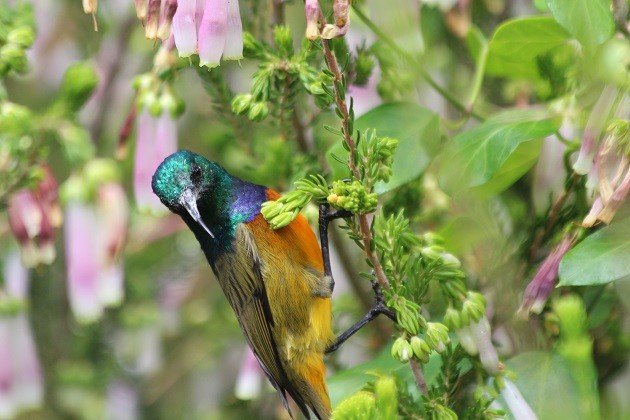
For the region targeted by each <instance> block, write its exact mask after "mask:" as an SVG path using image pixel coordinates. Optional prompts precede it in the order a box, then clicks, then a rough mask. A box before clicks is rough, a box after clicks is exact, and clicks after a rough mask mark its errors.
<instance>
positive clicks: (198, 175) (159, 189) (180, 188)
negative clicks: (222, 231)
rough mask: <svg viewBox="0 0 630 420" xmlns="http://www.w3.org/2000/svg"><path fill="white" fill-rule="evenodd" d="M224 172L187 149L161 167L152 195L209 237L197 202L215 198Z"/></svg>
mask: <svg viewBox="0 0 630 420" xmlns="http://www.w3.org/2000/svg"><path fill="white" fill-rule="evenodd" d="M223 173H224V171H223V169H222V168H221V167H220V166H218V165H217V164H216V163H213V162H210V161H209V160H207V159H206V158H204V157H203V156H200V155H198V154H196V153H193V152H190V151H188V150H180V151H178V152H175V153H173V154H172V155H170V156H169V157H167V158H166V159H164V161H163V162H162V163H161V164H160V166H158V168H157V170H156V171H155V173H154V174H153V180H152V182H151V186H152V188H153V192H154V193H155V194H156V195H157V196H158V197H159V198H160V201H162V203H164V205H165V206H166V207H168V208H169V209H170V210H171V211H172V212H174V213H177V214H183V213H184V211H185V212H187V213H188V214H189V215H190V217H191V218H192V219H193V220H194V221H195V222H197V223H198V224H199V225H201V226H202V227H203V228H204V229H205V230H206V232H208V234H210V236H212V237H213V238H214V235H213V233H212V232H211V231H210V229H208V227H207V226H206V224H205V223H204V221H203V220H202V218H201V215H200V213H199V209H198V206H197V202H198V201H200V200H208V199H210V200H211V199H212V197H213V196H214V195H215V189H216V188H217V184H218V182H219V178H220V176H221V175H222V174H223Z"/></svg>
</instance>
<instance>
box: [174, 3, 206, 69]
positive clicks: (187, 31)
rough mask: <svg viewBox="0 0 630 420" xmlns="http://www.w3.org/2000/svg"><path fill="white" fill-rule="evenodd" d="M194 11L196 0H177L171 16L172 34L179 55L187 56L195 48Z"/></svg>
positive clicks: (195, 9)
mask: <svg viewBox="0 0 630 420" xmlns="http://www.w3.org/2000/svg"><path fill="white" fill-rule="evenodd" d="M199 1H201V0H199ZM196 12H197V0H179V1H178V3H177V11H176V12H175V16H173V36H174V37H175V45H176V46H177V51H178V52H179V56H180V57H189V56H191V55H192V54H194V53H195V51H196V50H197V26H196V22H195V19H196V16H195V14H196Z"/></svg>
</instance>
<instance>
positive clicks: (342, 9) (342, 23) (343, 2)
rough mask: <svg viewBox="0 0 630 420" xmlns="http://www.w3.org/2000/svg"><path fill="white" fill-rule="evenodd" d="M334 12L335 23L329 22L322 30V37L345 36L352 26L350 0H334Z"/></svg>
mask: <svg viewBox="0 0 630 420" xmlns="http://www.w3.org/2000/svg"><path fill="white" fill-rule="evenodd" d="M333 14H334V16H335V24H334V25H331V24H327V25H326V26H324V29H323V30H322V35H321V36H322V38H324V39H332V38H338V37H340V36H344V35H345V34H346V33H347V32H348V28H349V26H350V19H349V16H350V4H349V1H348V0H334V3H333Z"/></svg>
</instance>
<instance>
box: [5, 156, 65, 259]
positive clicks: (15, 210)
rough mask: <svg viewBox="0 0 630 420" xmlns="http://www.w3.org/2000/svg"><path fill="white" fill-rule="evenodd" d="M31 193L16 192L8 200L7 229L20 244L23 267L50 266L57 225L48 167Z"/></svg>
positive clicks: (54, 188) (53, 187)
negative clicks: (8, 227) (9, 228)
mask: <svg viewBox="0 0 630 420" xmlns="http://www.w3.org/2000/svg"><path fill="white" fill-rule="evenodd" d="M41 169H42V171H43V173H44V177H43V178H42V180H41V181H40V183H39V184H38V185H37V187H36V188H35V190H34V191H31V190H20V191H18V192H17V193H16V194H14V195H13V197H12V198H11V199H10V200H9V210H8V215H9V226H10V227H11V231H12V232H13V235H14V236H15V238H16V239H17V241H18V243H19V244H20V249H21V252H22V261H23V262H24V264H25V265H26V266H27V267H34V266H36V265H39V264H50V263H52V262H53V260H54V259H55V254H56V252H55V244H54V241H55V231H54V228H56V227H59V226H60V225H61V219H62V217H61V211H60V209H59V204H58V202H57V181H56V180H55V178H54V176H53V174H52V172H51V171H50V168H48V167H46V166H44V167H42V168H41Z"/></svg>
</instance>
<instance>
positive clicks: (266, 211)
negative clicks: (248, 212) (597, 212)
mask: <svg viewBox="0 0 630 420" xmlns="http://www.w3.org/2000/svg"><path fill="white" fill-rule="evenodd" d="M283 209H284V204H282V203H280V202H278V201H267V202H264V203H263V205H262V207H261V208H260V212H261V213H262V215H263V217H264V218H265V219H267V221H270V220H271V219H273V218H274V217H276V216H277V215H279V214H280V212H282V210H283Z"/></svg>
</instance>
